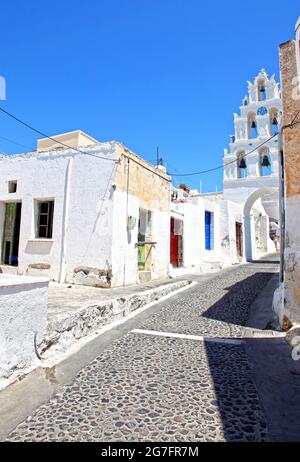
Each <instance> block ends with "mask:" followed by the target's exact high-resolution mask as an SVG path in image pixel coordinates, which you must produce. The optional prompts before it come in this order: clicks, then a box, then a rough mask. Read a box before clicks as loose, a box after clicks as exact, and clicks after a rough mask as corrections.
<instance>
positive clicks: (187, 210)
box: [170, 187, 220, 275]
mask: <svg viewBox="0 0 300 462" xmlns="http://www.w3.org/2000/svg"><path fill="white" fill-rule="evenodd" d="M219 222H220V212H219V204H218V203H217V202H216V201H214V200H210V198H209V196H207V197H205V196H204V195H201V194H199V193H198V191H191V192H187V191H184V190H183V189H177V188H174V187H173V188H172V195H171V226H170V234H171V236H170V265H171V274H174V275H176V274H180V271H178V270H177V271H175V272H174V269H180V268H182V269H183V268H185V269H186V270H199V271H201V272H202V271H206V270H209V269H213V268H220V236H219V229H220V227H219Z"/></svg>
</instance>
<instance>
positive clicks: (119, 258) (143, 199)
mask: <svg viewBox="0 0 300 462" xmlns="http://www.w3.org/2000/svg"><path fill="white" fill-rule="evenodd" d="M69 147H70V148H69ZM169 217H170V178H169V177H168V176H167V175H166V173H165V171H164V170H163V168H161V169H159V168H156V167H154V166H152V165H150V164H149V163H148V162H146V161H144V160H143V159H142V158H140V157H139V156H137V155H135V154H134V153H132V152H131V151H129V150H128V149H127V148H125V147H124V146H123V145H122V144H120V143H117V142H108V143H99V142H97V141H96V140H95V139H93V138H91V137H90V136H89V135H87V134H85V133H83V132H81V131H75V132H71V133H66V134H63V135H58V136H56V137H54V138H53V139H48V138H47V139H42V140H39V141H38V145H37V150H36V151H35V152H31V153H27V154H20V155H11V156H1V157H0V242H1V267H0V268H1V271H2V272H4V273H5V272H15V273H16V274H19V275H33V276H35V275H38V276H45V277H49V278H50V279H51V280H54V281H58V282H61V283H64V282H67V283H81V284H87V285H95V286H99V287H116V286H122V285H128V284H136V283H138V282H140V281H147V280H150V279H155V278H161V277H166V276H167V275H168V271H169V245H170V244H169V242H170V235H169V226H170V224H169V219H170V218H169Z"/></svg>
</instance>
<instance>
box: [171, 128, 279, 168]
mask: <svg viewBox="0 0 300 462" xmlns="http://www.w3.org/2000/svg"><path fill="white" fill-rule="evenodd" d="M275 136H277V134H276V135H273V136H271V137H270V138H268V139H267V140H265V141H264V142H263V143H261V144H260V145H259V146H257V147H256V148H255V149H252V150H251V151H249V152H247V154H245V155H243V156H241V157H240V158H241V159H242V158H244V157H247V156H249V154H252V153H253V152H255V151H257V149H259V148H261V147H262V146H264V145H265V144H267V143H268V142H269V141H270V140H272V139H273V138H275ZM235 162H236V159H234V160H232V161H231V162H226V163H225V164H222V165H218V166H217V167H213V168H209V169H208V170H201V171H200V172H191V173H175V174H174V173H170V172H168V175H171V176H195V175H202V174H204V173H209V172H214V171H216V170H219V169H223V168H224V166H225V165H230V164H234V163H235Z"/></svg>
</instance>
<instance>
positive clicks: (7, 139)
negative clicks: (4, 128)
mask: <svg viewBox="0 0 300 462" xmlns="http://www.w3.org/2000/svg"><path fill="white" fill-rule="evenodd" d="M0 139H1V140H3V141H7V142H8V143H11V144H15V145H16V146H20V147H21V148H26V149H29V150H30V151H32V150H33V149H32V148H30V147H29V146H26V145H25V144H22V143H18V142H17V141H13V140H10V139H9V138H5V136H0Z"/></svg>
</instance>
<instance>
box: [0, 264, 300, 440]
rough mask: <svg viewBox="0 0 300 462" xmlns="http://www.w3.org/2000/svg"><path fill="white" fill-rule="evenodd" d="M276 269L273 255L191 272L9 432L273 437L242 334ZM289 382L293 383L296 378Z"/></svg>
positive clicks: (76, 436)
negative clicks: (185, 286)
mask: <svg viewBox="0 0 300 462" xmlns="http://www.w3.org/2000/svg"><path fill="white" fill-rule="evenodd" d="M277 272H278V262H277V259H276V258H274V257H273V258H269V259H268V260H265V261H259V262H254V263H252V264H246V265H240V266H237V267H232V268H230V269H226V270H223V271H221V272H219V273H214V274H210V275H205V276H197V277H193V278H194V280H197V282H198V283H197V285H195V286H193V287H192V288H190V289H189V290H187V291H185V292H183V293H179V294H177V295H174V296H173V297H171V298H169V299H168V300H167V301H162V302H160V303H158V304H157V305H155V306H152V307H150V308H149V309H148V310H146V311H145V312H143V313H141V314H139V315H137V316H136V317H135V318H134V322H132V320H131V323H129V324H130V327H129V330H128V331H127V332H123V333H122V334H121V335H120V337H119V339H118V340H116V341H114V342H113V343H111V345H110V346H109V347H108V348H105V349H103V351H101V353H100V354H99V356H98V357H97V358H96V359H95V360H93V361H92V362H91V363H90V364H88V365H87V366H86V367H84V368H83V369H82V370H81V372H80V373H79V374H78V375H77V377H76V378H75V380H74V381H73V382H72V383H70V384H69V385H67V386H65V387H63V388H62V389H61V390H60V392H59V393H58V394H56V395H55V396H54V397H53V398H52V399H51V400H50V401H49V402H48V403H46V404H44V405H42V406H40V407H39V408H38V409H37V410H36V411H35V412H34V413H33V414H32V415H31V416H30V417H28V419H27V420H26V421H24V422H23V423H21V424H20V425H18V427H17V428H16V429H15V430H14V431H13V432H11V434H10V435H9V436H8V437H7V440H8V441H178V442H180V441H265V440H270V439H274V438H275V439H276V437H275V436H274V435H273V436H272V435H271V434H270V429H269V426H268V421H269V420H270V416H269V415H267V413H266V411H265V409H267V407H266V408H265V406H264V403H263V402H262V399H261V396H260V393H259V390H258V389H257V386H256V379H255V370H254V369H255V367H256V365H255V364H253V363H252V362H253V351H252V353H251V352H250V353H249V354H250V356H251V355H252V360H251V361H249V354H248V353H247V342H251V341H252V340H253V341H254V342H255V339H250V338H248V339H247V341H245V335H246V331H247V329H246V326H247V325H249V319H251V317H252V318H253V313H251V305H252V304H253V302H254V301H255V299H256V297H257V296H258V295H259V294H261V293H262V291H263V290H264V289H265V288H266V286H267V285H268V283H270V281H271V280H272V278H273V279H274V278H276V273H277ZM253 319H255V313H254V318H253ZM250 324H251V323H250ZM125 325H126V324H125ZM250 327H252V328H253V327H254V328H255V327H256V326H255V325H251V326H250ZM264 327H265V328H266V327H267V326H264ZM268 332H269V331H268ZM274 335H276V333H275V332H274ZM258 341H261V342H266V341H268V342H276V345H281V343H280V342H282V340H281V338H280V337H279V338H272V339H267V340H266V339H264V340H262V339H258ZM280 348H283V349H284V348H287V347H286V346H283V345H282V346H281V347H280ZM274 351H275V350H273V354H274ZM258 356H259V355H258ZM269 359H270V358H269ZM268 365H269V366H268V367H269V368H272V361H269V363H268ZM267 374H268V372H267V371H265V378H266V377H267ZM295 380H296V386H297V387H299V385H300V384H299V376H298V377H297V376H295ZM258 382H259V380H258ZM297 390H298V391H299V388H297ZM271 418H272V416H271ZM283 421H284V418H283ZM283 421H282V422H281V424H282V427H281V428H282V431H284V422H283ZM274 432H275V433H276V429H275V430H274ZM290 437H291V438H292V436H291V435H290ZM298 437H299V435H298Z"/></svg>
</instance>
